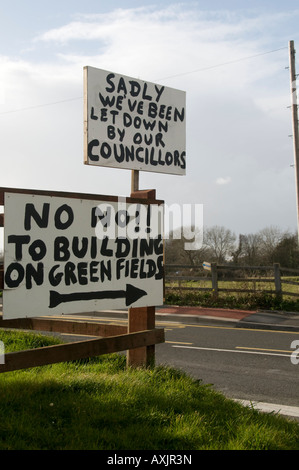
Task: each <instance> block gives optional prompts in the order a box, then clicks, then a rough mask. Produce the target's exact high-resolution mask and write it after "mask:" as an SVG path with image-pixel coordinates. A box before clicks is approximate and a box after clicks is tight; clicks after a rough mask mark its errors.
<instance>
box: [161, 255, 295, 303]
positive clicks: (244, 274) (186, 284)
mask: <svg viewBox="0 0 299 470" xmlns="http://www.w3.org/2000/svg"><path fill="white" fill-rule="evenodd" d="M206 265H208V266H209V267H208V270H207V269H204V268H203V267H202V266H190V265H175V264H172V265H166V269H165V271H166V276H165V282H166V286H165V287H166V290H173V289H176V290H180V291H183V290H188V291H190V290H196V291H210V292H212V293H213V295H214V296H215V297H217V296H218V294H219V292H224V293H229V292H236V293H256V292H263V293H267V294H273V295H276V296H277V297H282V296H295V297H296V296H298V297H299V268H298V269H290V268H282V267H280V265H279V264H278V263H274V264H273V266H231V265H227V266H219V265H217V264H216V263H206ZM173 271H175V272H173ZM261 273H262V275H261ZM284 285H287V286H294V288H293V289H292V290H291V291H290V288H289V291H286V290H284V287H285V286H284ZM237 286H241V287H237ZM268 286H269V287H270V288H268Z"/></svg>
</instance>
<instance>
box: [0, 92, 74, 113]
mask: <svg viewBox="0 0 299 470" xmlns="http://www.w3.org/2000/svg"><path fill="white" fill-rule="evenodd" d="M76 100H82V96H80V97H77V98H69V99H66V100H60V101H53V102H51V103H43V104H37V105H34V106H27V107H26V108H19V109H13V110H11V111H3V112H1V113H0V114H11V113H18V112H20V111H28V110H30V109H36V108H44V107H45V106H54V105H56V104H61V103H68V102H69V101H76Z"/></svg>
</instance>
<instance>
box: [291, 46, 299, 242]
mask: <svg viewBox="0 0 299 470" xmlns="http://www.w3.org/2000/svg"><path fill="white" fill-rule="evenodd" d="M295 54H296V51H295V46H294V41H290V42H289V61H290V79H291V108H292V125H293V146H294V169H295V182H296V203H297V225H298V235H297V236H298V239H299V138H298V106H297V87H296V68H295Z"/></svg>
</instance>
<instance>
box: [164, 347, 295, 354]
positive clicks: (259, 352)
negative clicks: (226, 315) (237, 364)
mask: <svg viewBox="0 0 299 470" xmlns="http://www.w3.org/2000/svg"><path fill="white" fill-rule="evenodd" d="M172 347H173V348H184V349H198V350H203V351H217V352H231V353H239V354H258V355H263V356H281V357H291V354H278V353H266V352H261V351H241V350H237V349H219V348H203V347H198V346H176V345H174V346H172Z"/></svg>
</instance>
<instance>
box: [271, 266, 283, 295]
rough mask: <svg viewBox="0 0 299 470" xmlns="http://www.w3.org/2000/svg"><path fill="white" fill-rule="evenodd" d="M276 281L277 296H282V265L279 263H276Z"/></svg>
mask: <svg viewBox="0 0 299 470" xmlns="http://www.w3.org/2000/svg"><path fill="white" fill-rule="evenodd" d="M273 266H274V282H275V293H276V297H278V298H281V296H282V290H281V278H280V265H279V263H274V265H273Z"/></svg>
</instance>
